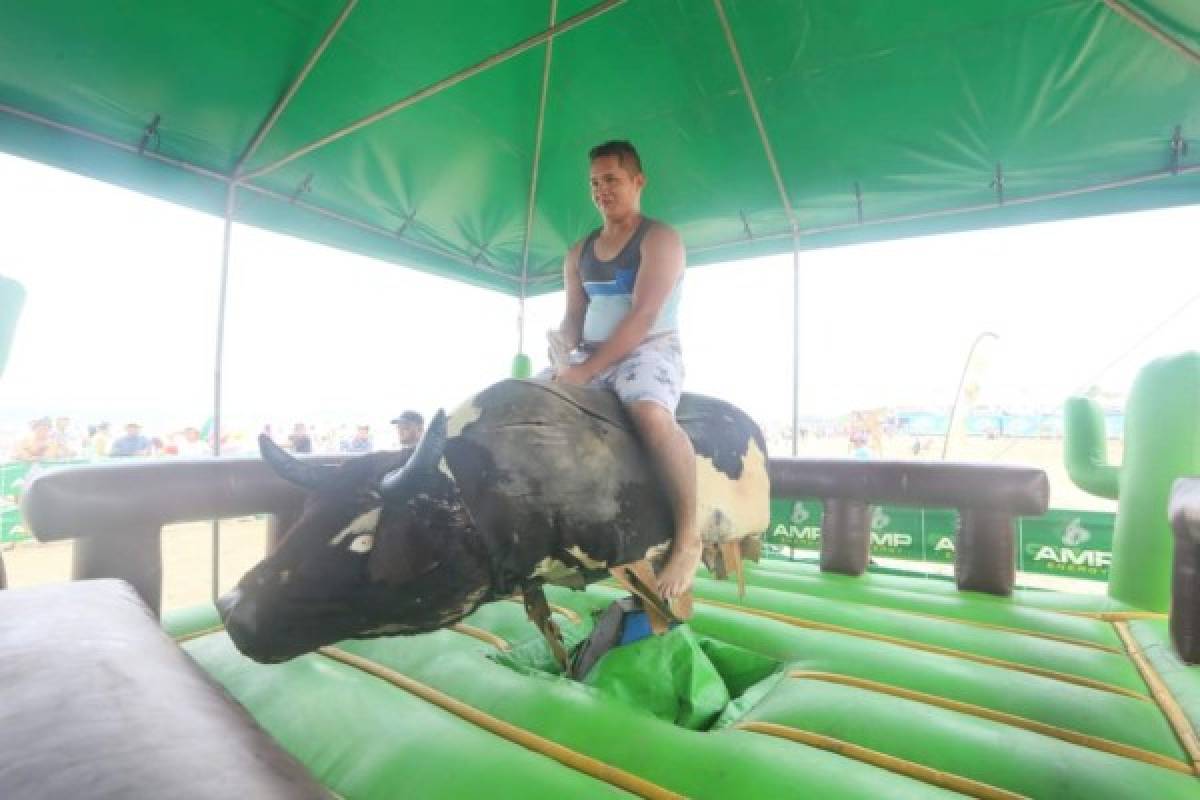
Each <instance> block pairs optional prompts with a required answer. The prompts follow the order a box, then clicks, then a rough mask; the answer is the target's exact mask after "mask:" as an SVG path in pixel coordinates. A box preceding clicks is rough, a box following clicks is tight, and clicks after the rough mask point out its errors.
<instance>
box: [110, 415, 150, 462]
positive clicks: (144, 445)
mask: <svg viewBox="0 0 1200 800" xmlns="http://www.w3.org/2000/svg"><path fill="white" fill-rule="evenodd" d="M151 447H153V444H152V443H151V441H150V440H149V439H147V438H146V437H145V436H142V426H141V425H139V424H137V423H136V422H131V423H129V424H128V425H126V426H125V435H124V436H122V437H121V438H120V439H117V440H116V441H115V442H113V443H112V448H111V449H110V450H109V451H108V454H109V455H110V456H112V457H113V458H128V457H131V456H148V455H150V449H151Z"/></svg>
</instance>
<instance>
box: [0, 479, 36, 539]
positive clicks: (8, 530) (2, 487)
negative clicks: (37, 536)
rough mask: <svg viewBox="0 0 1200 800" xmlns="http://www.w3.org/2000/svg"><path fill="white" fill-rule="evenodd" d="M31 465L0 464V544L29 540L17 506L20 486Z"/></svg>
mask: <svg viewBox="0 0 1200 800" xmlns="http://www.w3.org/2000/svg"><path fill="white" fill-rule="evenodd" d="M32 466H33V465H32V464H26V463H22V462H14V463H12V464H0V543H7V542H19V541H21V540H22V539H28V538H29V532H28V531H26V530H25V526H24V525H22V524H21V511H20V508H19V507H18V506H17V501H18V500H19V499H20V491H21V486H22V485H23V484H24V481H25V476H26V475H27V474H28V473H29V470H30V468H31V467H32Z"/></svg>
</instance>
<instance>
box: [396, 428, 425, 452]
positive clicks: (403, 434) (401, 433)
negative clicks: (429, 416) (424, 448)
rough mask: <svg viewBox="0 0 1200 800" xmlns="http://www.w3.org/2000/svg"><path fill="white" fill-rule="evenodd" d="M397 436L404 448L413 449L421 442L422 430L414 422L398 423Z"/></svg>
mask: <svg viewBox="0 0 1200 800" xmlns="http://www.w3.org/2000/svg"><path fill="white" fill-rule="evenodd" d="M396 436H397V438H399V439H400V444H401V445H402V446H404V447H413V446H415V445H416V444H417V442H419V441H421V429H420V428H419V427H417V425H416V424H414V423H412V422H397V423H396Z"/></svg>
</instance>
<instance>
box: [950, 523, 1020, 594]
mask: <svg viewBox="0 0 1200 800" xmlns="http://www.w3.org/2000/svg"><path fill="white" fill-rule="evenodd" d="M954 581H955V583H956V584H957V585H958V588H959V589H961V590H962V591H964V592H987V593H988V594H997V595H1001V596H1005V597H1007V596H1008V595H1011V594H1012V591H1013V585H1014V584H1016V582H1017V530H1016V523H1015V521H1014V520H1013V518H1012V515H1011V514H1005V513H998V512H994V511H981V510H979V509H974V508H963V509H959V512H958V535H957V537H956V539H955V542H954Z"/></svg>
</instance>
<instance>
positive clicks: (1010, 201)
mask: <svg viewBox="0 0 1200 800" xmlns="http://www.w3.org/2000/svg"><path fill="white" fill-rule="evenodd" d="M1196 173H1200V164H1192V165H1190V166H1187V167H1180V168H1179V169H1160V170H1154V171H1153V172H1145V173H1142V174H1141V175H1134V176H1131V177H1129V178H1121V179H1118V180H1115V181H1105V182H1103V183H1093V184H1089V185H1087V186H1080V187H1078V188H1075V189H1063V190H1061V191H1057V192H1043V193H1042V194H1031V195H1026V196H1024V197H1012V196H1010V195H1005V197H1004V207H1005V208H1008V207H1010V206H1020V205H1029V204H1031V203H1040V202H1045V201H1048V200H1059V199H1062V198H1064V197H1075V196H1077V195H1084V194H1095V193H1096V192H1106V191H1110V190H1112V189H1123V188H1126V187H1129V186H1137V185H1139V184H1143V183H1152V182H1154V181H1159V180H1163V179H1166V178H1173V177H1175V176H1176V175H1193V174H1196ZM995 209H996V201H995V200H991V201H989V202H987V203H978V204H976V205H970V206H956V207H953V208H940V209H936V210H934V211H921V212H918V213H915V214H898V215H896V216H894V217H877V218H875V219H864V220H863V221H862V222H858V221H857V220H856V221H854V222H843V223H839V224H837V225H823V226H817V227H812V228H805V229H804V230H803V231H801V232H800V234H799V235H800V237H801V238H805V237H809V236H816V235H817V234H822V233H836V232H837V231H844V230H849V229H851V228H862V227H864V226H869V225H891V224H896V223H901V222H916V221H919V220H925V219H937V218H938V217H950V216H954V215H956V214H970V213H973V212H976V211H994V210H995ZM791 236H792V233H791V231H777V232H775V233H756V234H754V240H755V241H757V242H761V241H772V240H776V239H788V238H790V237H791ZM746 241H747V240H746V238H745V237H742V238H738V239H730V240H729V241H725V242H718V243H716V244H710V245H704V246H702V247H693V248H689V252H692V253H703V252H706V251H709V250H719V249H720V248H722V247H730V246H733V245H737V244H743V243H745V242H746ZM537 283H538V281H534V284H535V285H536V284H537Z"/></svg>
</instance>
